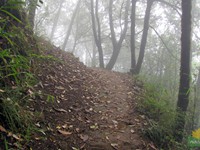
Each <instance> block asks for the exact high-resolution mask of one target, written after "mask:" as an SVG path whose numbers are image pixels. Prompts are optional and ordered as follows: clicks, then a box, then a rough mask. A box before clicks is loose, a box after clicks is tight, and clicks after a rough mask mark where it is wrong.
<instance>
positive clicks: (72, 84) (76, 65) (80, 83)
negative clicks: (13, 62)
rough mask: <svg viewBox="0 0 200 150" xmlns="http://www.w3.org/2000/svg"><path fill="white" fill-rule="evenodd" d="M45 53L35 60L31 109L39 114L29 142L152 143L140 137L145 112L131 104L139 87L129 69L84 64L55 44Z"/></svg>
mask: <svg viewBox="0 0 200 150" xmlns="http://www.w3.org/2000/svg"><path fill="white" fill-rule="evenodd" d="M45 53H46V54H48V55H46V56H44V58H36V59H35V60H34V61H35V63H34V70H35V74H36V75H37V78H38V80H39V83H38V84H37V85H36V86H35V87H34V89H32V90H33V91H34V93H37V94H35V95H34V96H33V102H32V105H31V106H30V109H31V110H33V111H34V112H37V113H38V116H39V119H37V120H36V122H35V125H36V126H37V127H38V128H39V130H38V131H37V132H35V134H34V135H33V136H32V138H31V139H32V140H31V141H30V143H28V144H27V146H28V147H30V148H32V149H34V150H35V149H38V150H39V149H43V150H50V149H51V150H55V149H61V150H68V149H88V150H90V149H92V150H95V149H96V150H112V149H119V150H123V149H126V150H129V149H130V150H131V149H147V147H151V148H154V146H153V145H152V144H149V143H148V142H146V141H145V140H144V138H143V137H142V136H141V129H142V128H143V126H145V125H146V122H145V116H143V115H140V114H138V112H137V111H135V109H134V108H135V106H136V101H135V99H137V97H138V94H139V93H140V92H141V91H142V89H141V88H140V85H137V84H136V83H135V82H134V81H133V80H132V78H131V77H130V76H129V75H128V74H122V73H116V72H111V71H107V70H102V69H94V68H87V67H86V66H84V65H83V64H82V63H80V62H79V60H78V59H77V58H75V57H74V56H73V55H72V54H70V53H67V52H63V51H61V50H59V49H56V48H54V49H52V50H48V51H46V52H45ZM51 56H53V57H51ZM55 58H58V59H55ZM30 92H32V91H30ZM41 93H43V94H41Z"/></svg>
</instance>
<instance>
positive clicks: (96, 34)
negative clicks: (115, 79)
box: [91, 0, 104, 68]
mask: <svg viewBox="0 0 200 150" xmlns="http://www.w3.org/2000/svg"><path fill="white" fill-rule="evenodd" d="M95 14H96V15H95ZM91 17H92V30H93V35H94V40H95V44H96V46H97V49H98V53H99V65H100V67H101V68H104V60H103V49H102V45H101V43H102V42H101V26H100V22H99V16H98V0H96V7H95V12H94V1H93V0H91ZM96 23H97V29H96Z"/></svg>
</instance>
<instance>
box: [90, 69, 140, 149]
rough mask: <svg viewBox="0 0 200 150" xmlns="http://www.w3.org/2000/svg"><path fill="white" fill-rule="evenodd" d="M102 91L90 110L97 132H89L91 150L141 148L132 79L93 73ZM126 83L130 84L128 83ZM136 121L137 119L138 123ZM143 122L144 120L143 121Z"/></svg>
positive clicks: (107, 73)
mask: <svg viewBox="0 0 200 150" xmlns="http://www.w3.org/2000/svg"><path fill="white" fill-rule="evenodd" d="M94 72H95V74H96V77H98V80H99V83H100V84H99V88H100V89H101V92H100V98H99V99H98V100H97V101H96V102H95V105H94V106H93V107H92V109H93V110H94V111H95V112H97V114H96V115H94V116H93V120H94V124H95V126H96V129H94V130H90V131H89V135H90V137H92V138H90V140H89V141H88V142H87V143H88V145H89V147H88V148H91V149H94V150H95V149H102V150H103V149H110V150H112V149H119V150H125V149H126V150H131V149H132V150H135V149H142V148H144V143H143V141H141V137H140V135H139V134H138V127H139V126H140V120H141V117H144V116H137V117H136V116H135V115H134V108H133V107H134V105H135V104H134V103H133V101H132V100H133V95H134V91H133V89H131V88H130V85H131V82H132V81H131V78H130V77H129V76H128V75H126V74H120V73H114V72H110V71H106V70H100V69H95V70H94ZM128 82H129V83H128ZM137 118H138V119H137ZM143 119H144V118H143Z"/></svg>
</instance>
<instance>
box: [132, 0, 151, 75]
mask: <svg viewBox="0 0 200 150" xmlns="http://www.w3.org/2000/svg"><path fill="white" fill-rule="evenodd" d="M153 2H154V0H147V8H146V11H145V17H144V27H143V33H142V39H141V44H140V53H139V57H138V61H137V65H136V68H135V74H139V73H140V70H141V67H142V63H143V59H144V53H145V48H146V43H147V36H148V31H149V20H150V14H151V7H152V5H153Z"/></svg>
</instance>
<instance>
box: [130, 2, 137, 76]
mask: <svg viewBox="0 0 200 150" xmlns="http://www.w3.org/2000/svg"><path fill="white" fill-rule="evenodd" d="M136 2H137V0H132V8H131V69H130V73H131V74H134V72H135V70H134V69H135V67H136V57H135V19H136V18H135V12H136Z"/></svg>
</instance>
